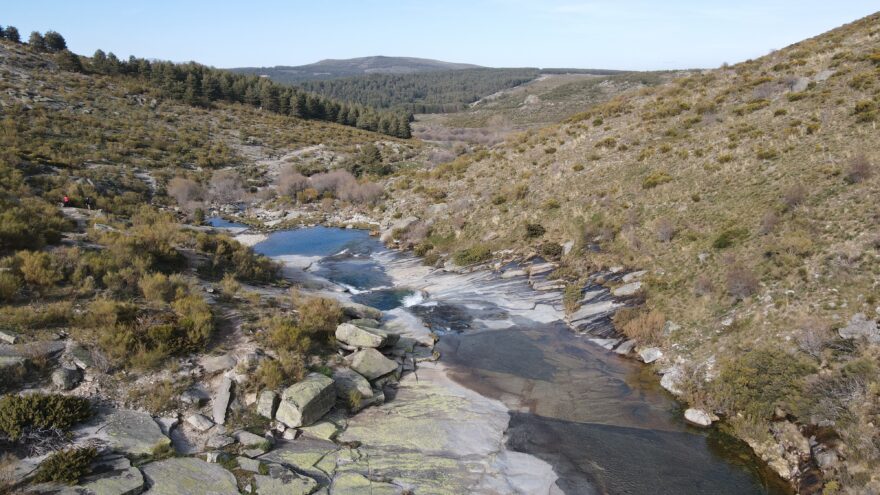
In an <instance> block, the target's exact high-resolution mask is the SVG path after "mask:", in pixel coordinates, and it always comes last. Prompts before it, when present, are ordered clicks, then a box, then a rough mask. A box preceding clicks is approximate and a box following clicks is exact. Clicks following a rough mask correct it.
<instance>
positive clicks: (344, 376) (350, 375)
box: [333, 368, 373, 404]
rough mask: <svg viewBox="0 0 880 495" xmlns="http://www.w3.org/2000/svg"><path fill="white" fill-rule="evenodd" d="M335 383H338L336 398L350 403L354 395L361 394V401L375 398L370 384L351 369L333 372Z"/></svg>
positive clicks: (338, 369)
mask: <svg viewBox="0 0 880 495" xmlns="http://www.w3.org/2000/svg"><path fill="white" fill-rule="evenodd" d="M333 381H334V382H336V397H338V398H339V399H340V400H342V401H343V402H345V403H346V404H348V403H349V401H350V399H351V397H352V393H358V394H360V397H361V399H368V398H370V397H372V396H373V389H372V388H371V387H370V382H368V381H367V379H366V378H364V377H363V375H361V374H360V373H358V372H357V371H354V370H352V369H349V368H337V369H335V370H333Z"/></svg>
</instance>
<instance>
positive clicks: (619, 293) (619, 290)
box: [611, 282, 642, 297]
mask: <svg viewBox="0 0 880 495" xmlns="http://www.w3.org/2000/svg"><path fill="white" fill-rule="evenodd" d="M641 288H642V283H641V282H630V283H628V284H623V285H621V286H620V287H616V288H615V289H613V290H612V291H611V294H613V295H614V296H616V297H628V296H633V295H635V294H636V293H637V292H638V291H639V290H641Z"/></svg>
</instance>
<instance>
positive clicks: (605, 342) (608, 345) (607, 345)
mask: <svg viewBox="0 0 880 495" xmlns="http://www.w3.org/2000/svg"><path fill="white" fill-rule="evenodd" d="M589 340H590V342H592V343H594V344H596V345H598V346H599V347H602V348H603V349H605V350H608V351H610V350H611V349H614V346H616V345H617V344H618V343H619V342H620V339H589Z"/></svg>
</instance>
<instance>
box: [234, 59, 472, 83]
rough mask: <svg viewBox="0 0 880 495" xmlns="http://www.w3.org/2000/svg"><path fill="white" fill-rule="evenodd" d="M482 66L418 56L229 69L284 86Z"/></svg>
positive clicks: (336, 60)
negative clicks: (366, 76) (325, 80)
mask: <svg viewBox="0 0 880 495" xmlns="http://www.w3.org/2000/svg"><path fill="white" fill-rule="evenodd" d="M479 67H480V66H479V65H472V64H459V63H455V62H443V61H441V60H431V59H427V58H415V57H386V56H382V55H376V56H372V57H359V58H346V59H326V60H321V61H319V62H315V63H313V64H307V65H297V66H287V65H276V66H275V67H240V68H234V69H229V70H231V71H233V72H238V73H241V74H254V75H259V76H267V77H269V78H271V79H273V80H275V81H278V82H283V83H295V82H301V81H309V80H321V79H335V78H339V77H350V76H360V75H364V74H414V73H418V72H432V71H443V70H461V69H476V68H479Z"/></svg>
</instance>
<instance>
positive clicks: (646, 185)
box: [642, 170, 672, 189]
mask: <svg viewBox="0 0 880 495" xmlns="http://www.w3.org/2000/svg"><path fill="white" fill-rule="evenodd" d="M671 181H672V176H671V175H669V174H668V173H666V172H664V171H662V170H657V171H654V172H651V173H650V174H649V175H648V176H647V177H645V179H644V180H643V181H642V188H643V189H653V188H655V187H657V186H659V185H662V184H666V183H667V182H671Z"/></svg>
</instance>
